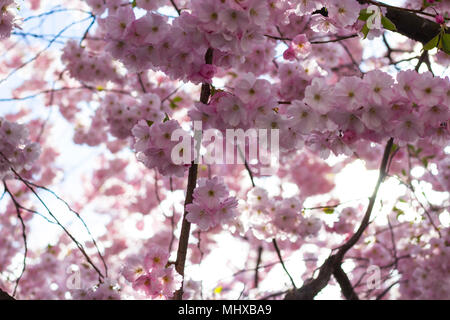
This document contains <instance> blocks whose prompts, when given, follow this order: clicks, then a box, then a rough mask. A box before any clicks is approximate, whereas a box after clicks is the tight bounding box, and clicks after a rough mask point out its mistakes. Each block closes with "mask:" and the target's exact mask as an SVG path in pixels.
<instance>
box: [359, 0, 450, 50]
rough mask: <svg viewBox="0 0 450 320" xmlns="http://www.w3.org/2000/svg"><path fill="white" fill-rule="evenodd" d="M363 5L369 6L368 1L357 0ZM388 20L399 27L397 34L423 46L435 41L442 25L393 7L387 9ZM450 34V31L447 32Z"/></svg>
mask: <svg viewBox="0 0 450 320" xmlns="http://www.w3.org/2000/svg"><path fill="white" fill-rule="evenodd" d="M357 1H358V2H359V3H361V4H369V3H371V2H370V1H367V0H357ZM386 18H388V19H389V20H391V21H392V22H393V23H394V24H395V26H396V27H397V32H398V33H400V34H402V35H404V36H405V37H408V38H410V39H412V40H415V41H419V42H421V43H423V44H425V43H427V42H428V41H430V40H431V39H433V38H434V37H435V36H436V35H437V34H438V33H439V31H440V28H441V27H440V25H439V24H438V23H436V22H434V21H432V20H429V19H426V18H423V17H421V16H418V15H417V14H416V13H414V12H408V11H405V10H400V9H397V8H393V7H388V8H386ZM446 32H447V33H449V32H450V31H448V30H447V31H446Z"/></svg>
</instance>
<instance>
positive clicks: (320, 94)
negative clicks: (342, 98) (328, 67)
mask: <svg viewBox="0 0 450 320" xmlns="http://www.w3.org/2000/svg"><path fill="white" fill-rule="evenodd" d="M331 99H332V96H331V92H330V89H329V87H328V85H327V84H326V83H325V80H324V79H323V78H314V80H313V82H312V84H311V85H309V86H308V87H307V88H306V90H305V98H304V100H303V102H305V103H307V104H308V105H309V106H310V107H311V108H313V109H314V110H315V111H317V112H319V113H320V114H324V113H327V112H328V111H329V108H330V106H331Z"/></svg>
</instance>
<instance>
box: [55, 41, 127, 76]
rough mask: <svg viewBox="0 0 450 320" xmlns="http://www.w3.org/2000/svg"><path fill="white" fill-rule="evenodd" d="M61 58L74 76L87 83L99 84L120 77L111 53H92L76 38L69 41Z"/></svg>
mask: <svg viewBox="0 0 450 320" xmlns="http://www.w3.org/2000/svg"><path fill="white" fill-rule="evenodd" d="M61 60H62V61H63V62H64V63H65V64H66V65H67V69H68V71H69V73H70V75H71V76H72V77H74V78H75V79H78V80H80V81H82V82H85V83H96V84H98V83H102V82H105V81H108V80H112V81H114V80H116V81H117V80H118V79H119V75H118V74H117V72H116V68H115V67H114V65H113V62H112V60H111V57H110V56H109V54H107V53H95V54H94V53H90V52H89V51H88V50H86V49H85V48H83V47H81V46H80V45H79V44H78V43H77V42H76V41H75V40H69V41H67V43H66V46H65V47H64V50H63V54H62V56H61Z"/></svg>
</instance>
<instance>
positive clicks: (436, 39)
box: [423, 35, 439, 50]
mask: <svg viewBox="0 0 450 320" xmlns="http://www.w3.org/2000/svg"><path fill="white" fill-rule="evenodd" d="M438 42H439V35H436V36H435V37H434V38H433V39H431V40H430V41H428V42H427V43H426V44H425V45H424V46H423V50H431V49H433V48H436V47H437V45H438Z"/></svg>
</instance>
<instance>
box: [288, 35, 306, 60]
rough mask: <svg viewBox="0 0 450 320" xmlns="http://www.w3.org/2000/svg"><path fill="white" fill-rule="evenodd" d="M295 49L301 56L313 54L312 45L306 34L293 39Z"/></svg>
mask: <svg viewBox="0 0 450 320" xmlns="http://www.w3.org/2000/svg"><path fill="white" fill-rule="evenodd" d="M292 44H293V46H292V47H293V48H294V50H295V52H296V53H298V54H299V55H301V56H306V55H308V54H309V53H310V52H311V43H309V41H308V38H307V37H306V35H305V34H299V35H296V36H295V37H294V39H292Z"/></svg>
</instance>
